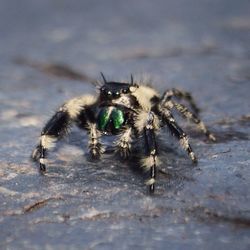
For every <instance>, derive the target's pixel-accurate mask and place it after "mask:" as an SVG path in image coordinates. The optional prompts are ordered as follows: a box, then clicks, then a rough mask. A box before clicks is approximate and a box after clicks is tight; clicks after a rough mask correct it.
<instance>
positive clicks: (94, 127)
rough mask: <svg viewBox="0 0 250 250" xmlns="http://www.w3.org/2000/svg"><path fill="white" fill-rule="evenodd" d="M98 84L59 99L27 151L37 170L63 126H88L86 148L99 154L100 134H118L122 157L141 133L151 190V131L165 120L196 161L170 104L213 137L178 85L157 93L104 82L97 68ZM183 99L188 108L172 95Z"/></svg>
mask: <svg viewBox="0 0 250 250" xmlns="http://www.w3.org/2000/svg"><path fill="white" fill-rule="evenodd" d="M102 78H103V81H104V82H103V85H102V86H100V88H99V95H98V96H92V95H83V96H80V97H76V98H73V99H71V100H69V101H67V102H66V103H64V104H63V105H62V106H61V107H60V108H59V109H58V111H57V112H56V113H55V114H54V116H53V117H52V118H51V119H50V120H49V121H48V122H47V124H46V125H45V127H44V128H43V130H42V133H41V137H40V139H39V144H38V146H37V147H36V149H35V150H34V151H33V154H32V157H33V159H35V160H38V161H39V163H40V171H42V172H44V171H46V164H45V160H46V159H45V156H46V152H47V150H48V149H50V148H52V147H54V145H55V142H56V141H57V140H58V139H60V138H62V137H63V136H64V135H65V134H66V132H67V131H68V129H69V128H70V127H71V126H72V125H73V124H76V125H77V126H78V127H79V128H81V129H84V130H87V132H88V135H89V145H88V147H89V153H90V155H91V156H92V157H93V158H95V159H98V158H99V157H100V156H101V154H102V153H103V152H104V147H103V146H102V144H101V142H100V137H101V136H102V135H117V140H116V141H115V145H116V149H117V151H118V152H119V154H120V156H121V157H122V158H128V157H129V155H130V153H131V145H132V141H133V140H136V139H138V138H139V137H143V138H144V148H145V152H144V155H143V156H142V157H141V165H142V167H144V168H145V170H147V171H149V174H150V178H149V179H148V180H147V181H146V184H147V185H148V186H149V191H150V192H154V189H155V178H156V171H157V170H156V168H157V166H158V165H159V160H158V148H157V141H156V133H157V132H158V131H159V130H160V129H161V128H162V127H163V126H165V125H166V126H167V127H168V129H169V130H170V132H171V133H172V134H173V136H175V137H176V138H177V139H178V140H179V143H180V145H181V146H182V148H183V149H184V150H185V151H186V152H187V153H188V155H189V157H190V158H191V160H192V161H193V162H194V163H195V162H197V158H196V156H195V154H194V152H193V150H192V148H191V146H190V144H189V141H188V138H187V136H186V134H185V133H184V132H183V130H182V128H181V127H179V126H178V124H177V123H176V121H175V119H174V117H173V115H172V110H173V109H175V110H177V111H178V112H179V113H180V114H181V115H182V116H183V117H184V118H187V119H189V120H190V121H192V122H193V123H195V124H196V125H197V126H198V128H199V129H200V130H201V131H202V132H203V133H204V134H205V135H206V136H207V137H208V138H209V139H210V140H212V141H215V137H214V135H213V134H211V133H210V132H209V131H208V129H207V128H206V126H205V125H204V123H203V122H202V121H200V119H199V118H198V116H197V114H198V111H199V110H198V108H197V106H196V105H195V103H194V101H193V98H192V97H191V95H190V94H189V93H188V92H184V91H180V90H177V89H171V90H167V91H165V92H164V93H163V95H162V96H160V94H159V93H157V91H156V90H154V89H153V88H152V87H150V86H145V85H139V84H137V83H135V82H134V81H133V77H132V75H131V82H130V83H125V82H109V81H107V80H106V79H105V77H104V75H103V74H102ZM181 99H182V100H184V101H186V102H187V103H188V105H190V108H191V110H192V111H190V110H189V109H188V108H187V107H185V106H184V105H183V104H181V103H180V102H177V101H176V100H181Z"/></svg>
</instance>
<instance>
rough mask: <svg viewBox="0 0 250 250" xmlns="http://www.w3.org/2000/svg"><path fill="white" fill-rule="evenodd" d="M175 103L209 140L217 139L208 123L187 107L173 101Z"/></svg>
mask: <svg viewBox="0 0 250 250" xmlns="http://www.w3.org/2000/svg"><path fill="white" fill-rule="evenodd" d="M173 105H174V107H175V108H176V110H178V111H179V112H180V113H181V115H182V116H183V117H184V118H186V119H188V120H190V121H191V122H193V123H195V124H196V125H197V127H198V129H199V130H201V131H202V132H203V133H204V134H205V135H206V136H207V138H208V139H209V140H211V141H216V138H215V136H214V135H213V134H212V133H211V132H210V131H209V130H208V129H207V127H206V125H205V124H204V123H203V122H202V121H201V120H200V119H199V118H198V117H197V116H196V115H195V114H194V113H192V112H191V111H189V110H188V108H187V107H185V106H184V105H182V104H180V103H176V102H173Z"/></svg>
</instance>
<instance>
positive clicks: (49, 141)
mask: <svg viewBox="0 0 250 250" xmlns="http://www.w3.org/2000/svg"><path fill="white" fill-rule="evenodd" d="M55 142H56V138H55V137H53V136H50V135H42V136H41V137H40V143H41V145H42V147H44V148H45V149H49V148H53V147H54V146H55Z"/></svg>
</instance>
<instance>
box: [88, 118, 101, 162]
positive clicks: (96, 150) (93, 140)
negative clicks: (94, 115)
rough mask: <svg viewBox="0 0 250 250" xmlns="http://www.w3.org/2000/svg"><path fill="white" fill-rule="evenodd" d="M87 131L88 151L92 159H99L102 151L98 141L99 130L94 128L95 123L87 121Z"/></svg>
mask: <svg viewBox="0 0 250 250" xmlns="http://www.w3.org/2000/svg"><path fill="white" fill-rule="evenodd" d="M87 130H88V133H89V143H88V145H89V152H90V155H91V157H92V159H99V158H100V156H101V154H102V153H103V152H104V148H103V146H102V145H101V143H100V142H99V137H100V136H101V134H100V132H99V131H98V130H97V128H96V124H95V123H88V127H87Z"/></svg>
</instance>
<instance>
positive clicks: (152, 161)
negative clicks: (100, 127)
mask: <svg viewBox="0 0 250 250" xmlns="http://www.w3.org/2000/svg"><path fill="white" fill-rule="evenodd" d="M153 165H155V166H159V165H160V161H159V159H158V157H157V156H154V157H153V156H147V157H145V158H144V159H141V166H142V167H143V168H144V169H145V170H146V171H148V170H150V168H151V167H152V166H153Z"/></svg>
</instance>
